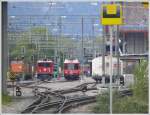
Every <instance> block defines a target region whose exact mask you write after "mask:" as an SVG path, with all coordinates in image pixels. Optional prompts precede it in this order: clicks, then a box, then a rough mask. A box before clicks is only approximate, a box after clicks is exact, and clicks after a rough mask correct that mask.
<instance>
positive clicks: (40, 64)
mask: <svg viewBox="0 0 150 115" xmlns="http://www.w3.org/2000/svg"><path fill="white" fill-rule="evenodd" d="M50 65H51V64H50V63H38V66H39V67H50Z"/></svg>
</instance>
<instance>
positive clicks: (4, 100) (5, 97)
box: [2, 94, 12, 105]
mask: <svg viewBox="0 0 150 115" xmlns="http://www.w3.org/2000/svg"><path fill="white" fill-rule="evenodd" d="M11 102H12V98H11V96H9V95H6V94H2V105H8V104H9V103H11Z"/></svg>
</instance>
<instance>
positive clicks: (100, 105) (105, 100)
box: [93, 93, 109, 113]
mask: <svg viewBox="0 0 150 115" xmlns="http://www.w3.org/2000/svg"><path fill="white" fill-rule="evenodd" d="M93 112H94V113H109V95H108V93H106V94H102V95H98V96H97V104H96V106H94V108H93Z"/></svg>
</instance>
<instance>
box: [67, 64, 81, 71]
mask: <svg viewBox="0 0 150 115" xmlns="http://www.w3.org/2000/svg"><path fill="white" fill-rule="evenodd" d="M64 68H65V69H70V70H77V69H79V66H78V64H65V67H64Z"/></svg>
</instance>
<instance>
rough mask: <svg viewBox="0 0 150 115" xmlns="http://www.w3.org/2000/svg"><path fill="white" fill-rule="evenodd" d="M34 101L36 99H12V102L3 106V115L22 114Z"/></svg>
mask: <svg viewBox="0 0 150 115" xmlns="http://www.w3.org/2000/svg"><path fill="white" fill-rule="evenodd" d="M33 101H34V98H31V97H30V98H27V97H24V98H15V99H12V102H11V103H9V104H8V105H3V106H2V113H16V114H18V113H20V112H21V111H22V110H24V109H25V108H26V107H27V106H28V105H30V104H31V103H32V102H33Z"/></svg>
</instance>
